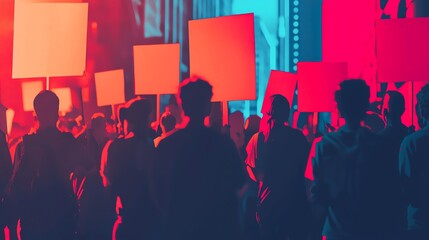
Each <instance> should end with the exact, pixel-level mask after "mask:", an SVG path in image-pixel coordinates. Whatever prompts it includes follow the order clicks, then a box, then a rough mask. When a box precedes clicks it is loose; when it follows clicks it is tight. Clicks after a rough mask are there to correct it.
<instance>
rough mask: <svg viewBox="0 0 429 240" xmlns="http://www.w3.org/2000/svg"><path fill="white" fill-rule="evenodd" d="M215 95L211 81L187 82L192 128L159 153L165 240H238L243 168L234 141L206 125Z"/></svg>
mask: <svg viewBox="0 0 429 240" xmlns="http://www.w3.org/2000/svg"><path fill="white" fill-rule="evenodd" d="M212 95H213V94H212V86H211V85H210V84H209V83H208V82H206V81H204V80H200V79H198V80H189V79H188V80H185V81H184V82H183V83H182V85H181V88H180V99H181V102H182V107H183V110H184V113H185V115H186V116H188V117H189V118H190V121H189V124H188V125H187V127H186V128H185V129H182V130H178V131H177V132H176V133H174V134H173V135H171V136H170V137H168V138H166V139H164V140H163V141H162V142H161V143H160V144H159V146H158V148H157V153H158V159H157V161H156V164H157V165H156V166H155V171H154V177H155V178H156V182H155V183H156V185H155V186H156V187H155V190H156V191H157V195H156V196H157V201H158V204H159V206H160V207H161V209H162V212H161V213H162V214H163V228H162V239H165V240H170V239H175V240H185V239H186V240H200V239H205V240H215V239H216V240H218V239H227V240H232V239H234V240H235V239H239V227H238V216H237V213H238V209H237V199H236V193H237V191H238V189H240V187H241V186H242V184H243V180H244V169H243V167H242V164H241V163H240V158H239V156H238V153H237V150H236V149H235V146H234V143H233V142H232V141H231V139H229V138H228V137H227V136H224V135H221V133H219V132H218V131H216V130H214V129H212V128H207V127H205V126H204V118H205V117H206V116H208V115H209V114H210V108H211V103H210V101H211V98H212Z"/></svg>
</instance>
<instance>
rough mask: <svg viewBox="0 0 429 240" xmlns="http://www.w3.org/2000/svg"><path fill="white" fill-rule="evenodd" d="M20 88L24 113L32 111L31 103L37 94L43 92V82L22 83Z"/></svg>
mask: <svg viewBox="0 0 429 240" xmlns="http://www.w3.org/2000/svg"><path fill="white" fill-rule="evenodd" d="M21 87H22V102H23V107H24V111H34V107H33V101H34V98H35V97H36V96H37V94H39V93H40V92H41V91H42V90H43V82H42V81H34V82H23V83H22V84H21Z"/></svg>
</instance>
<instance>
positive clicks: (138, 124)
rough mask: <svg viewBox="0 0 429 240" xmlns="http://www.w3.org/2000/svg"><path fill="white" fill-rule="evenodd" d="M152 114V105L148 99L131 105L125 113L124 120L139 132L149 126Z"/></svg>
mask: <svg viewBox="0 0 429 240" xmlns="http://www.w3.org/2000/svg"><path fill="white" fill-rule="evenodd" d="M151 112H152V109H151V106H150V103H149V101H148V100H146V99H139V100H136V101H134V102H132V103H131V105H130V106H129V107H128V108H126V110H125V111H124V118H125V119H127V120H128V122H129V123H130V124H132V125H133V126H134V127H135V129H136V130H137V131H141V130H144V129H145V128H146V127H147V126H148V124H149V117H150V114H151Z"/></svg>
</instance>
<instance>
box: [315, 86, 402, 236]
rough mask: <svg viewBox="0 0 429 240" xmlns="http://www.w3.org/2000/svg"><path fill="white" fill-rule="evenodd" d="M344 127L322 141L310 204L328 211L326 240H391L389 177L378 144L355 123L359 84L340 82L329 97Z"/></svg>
mask: <svg viewBox="0 0 429 240" xmlns="http://www.w3.org/2000/svg"><path fill="white" fill-rule="evenodd" d="M335 99H336V101H337V106H338V110H339V112H340V114H341V116H342V117H343V118H344V119H345V125H344V127H342V128H340V129H339V130H338V131H337V132H333V133H330V134H328V135H326V136H325V137H323V139H322V140H321V141H320V143H319V144H317V147H316V156H315V158H314V161H313V175H314V181H313V187H312V194H313V197H314V200H315V201H316V202H318V203H321V204H323V205H325V206H327V207H328V215H327V217H326V220H325V225H324V229H323V235H325V236H327V239H328V240H329V239H344V240H351V239H353V240H354V239H366V240H369V239H374V240H375V239H396V238H397V237H398V232H397V230H398V229H396V219H395V212H393V211H392V207H391V206H390V205H389V204H386V203H389V202H390V201H392V199H391V198H392V196H394V192H393V193H392V192H391V191H392V190H391V187H390V185H389V184H392V182H391V180H392V179H391V178H390V176H391V175H393V174H392V173H386V171H388V170H387V169H386V164H389V162H391V161H392V159H389V158H386V157H385V156H384V154H382V151H383V149H381V147H380V146H381V145H380V139H379V138H378V136H377V135H376V134H375V133H373V132H371V131H370V130H369V129H367V128H365V127H362V126H361V122H362V120H363V119H364V117H365V113H366V111H367V109H368V106H369V87H368V86H367V85H366V83H365V82H364V81H363V80H346V81H344V82H342V83H341V84H340V90H338V91H337V92H336V94H335Z"/></svg>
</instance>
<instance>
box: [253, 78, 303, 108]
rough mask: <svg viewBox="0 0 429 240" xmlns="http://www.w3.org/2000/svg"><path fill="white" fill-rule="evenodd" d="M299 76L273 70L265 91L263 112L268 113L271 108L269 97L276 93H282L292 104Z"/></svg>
mask: <svg viewBox="0 0 429 240" xmlns="http://www.w3.org/2000/svg"><path fill="white" fill-rule="evenodd" d="M297 78H298V77H297V76H296V74H293V73H288V72H282V71H277V70H272V71H271V74H270V79H269V80H268V86H267V90H266V91H265V96H264V102H263V104H262V110H261V112H262V113H266V112H267V111H268V110H269V109H270V101H269V98H270V97H271V96H272V95H275V94H280V95H282V96H283V97H285V98H286V99H287V100H288V101H289V104H290V105H291V106H292V101H293V96H294V94H295V88H296V81H297Z"/></svg>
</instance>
